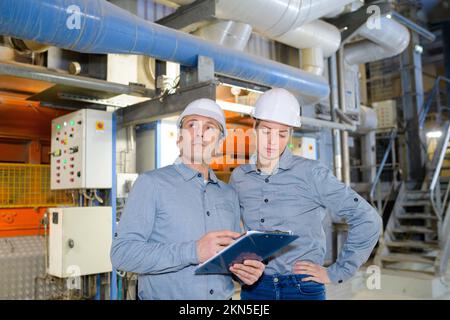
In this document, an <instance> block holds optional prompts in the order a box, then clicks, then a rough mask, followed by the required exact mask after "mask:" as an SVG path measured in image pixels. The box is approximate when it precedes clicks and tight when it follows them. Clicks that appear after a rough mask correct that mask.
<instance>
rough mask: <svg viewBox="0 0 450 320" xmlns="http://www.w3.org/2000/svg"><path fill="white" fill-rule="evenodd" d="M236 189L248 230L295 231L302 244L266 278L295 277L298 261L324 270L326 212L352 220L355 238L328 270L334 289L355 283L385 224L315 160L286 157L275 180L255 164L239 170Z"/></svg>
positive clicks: (275, 262)
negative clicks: (273, 276)
mask: <svg viewBox="0 0 450 320" xmlns="http://www.w3.org/2000/svg"><path fill="white" fill-rule="evenodd" d="M230 184H231V185H232V186H233V187H234V188H235V189H236V190H237V191H238V195H239V202H240V208H241V216H242V218H243V222H244V227H245V229H247V230H248V229H253V230H261V229H262V230H273V229H278V230H282V231H288V230H290V231H292V232H293V233H294V234H296V235H298V236H299V238H298V239H297V240H296V241H295V242H293V243H292V244H291V245H290V246H288V247H287V248H286V249H285V250H282V251H281V252H280V253H278V254H275V255H274V257H272V258H271V259H270V260H269V263H268V265H267V267H266V269H265V273H266V274H282V275H287V274H292V267H293V265H294V264H295V262H296V261H298V260H305V261H310V262H313V263H316V264H319V265H323V263H324V259H325V255H326V238H325V232H324V230H323V225H322V220H323V218H324V217H325V214H326V212H325V208H326V209H329V210H330V211H331V212H333V213H334V214H335V215H337V216H338V217H340V218H343V219H345V220H346V222H347V223H348V224H349V227H350V228H349V234H348V239H347V241H346V244H345V245H344V247H343V249H342V252H341V253H340V255H339V257H338V259H337V261H336V262H335V263H334V264H332V265H331V266H329V267H328V276H329V278H330V280H331V281H332V282H333V283H340V282H342V281H345V280H347V279H349V278H350V277H351V276H352V275H354V274H355V272H356V271H357V269H358V268H359V267H360V266H361V265H362V264H363V263H364V262H366V260H367V259H368V257H369V256H370V253H371V252H372V250H373V248H374V246H375V245H376V243H377V241H378V237H379V235H380V231H381V225H382V224H381V218H380V216H379V215H378V213H377V211H376V210H375V209H374V208H373V207H372V206H370V205H369V204H368V203H367V201H366V200H365V199H363V198H362V197H361V196H359V195H358V194H357V193H356V192H355V191H353V190H352V189H351V188H350V187H348V186H346V185H345V184H344V183H342V182H341V181H339V180H338V179H337V178H336V177H335V176H334V175H333V174H332V172H331V170H330V169H328V168H327V167H325V166H324V165H322V164H320V162H318V161H315V160H309V159H305V158H302V157H298V156H294V155H293V154H292V153H291V151H290V150H289V149H287V148H286V150H285V151H284V152H283V154H282V155H281V157H280V161H279V163H278V168H277V170H275V171H274V174H273V175H263V174H261V173H260V172H259V171H258V170H257V168H256V165H255V164H254V163H251V164H247V165H243V166H240V167H238V168H236V169H235V170H234V171H233V174H232V176H231V180H230Z"/></svg>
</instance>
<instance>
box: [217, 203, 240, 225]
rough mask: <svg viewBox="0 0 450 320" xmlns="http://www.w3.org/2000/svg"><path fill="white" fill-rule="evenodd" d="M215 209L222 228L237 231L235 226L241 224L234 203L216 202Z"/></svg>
mask: <svg viewBox="0 0 450 320" xmlns="http://www.w3.org/2000/svg"><path fill="white" fill-rule="evenodd" d="M214 210H215V214H216V217H217V220H218V221H219V224H220V228H221V229H223V230H231V231H236V230H235V228H236V226H237V225H238V224H239V221H237V220H238V217H239V214H238V213H237V212H236V209H235V208H234V206H233V204H232V203H230V202H219V203H216V204H215V205H214Z"/></svg>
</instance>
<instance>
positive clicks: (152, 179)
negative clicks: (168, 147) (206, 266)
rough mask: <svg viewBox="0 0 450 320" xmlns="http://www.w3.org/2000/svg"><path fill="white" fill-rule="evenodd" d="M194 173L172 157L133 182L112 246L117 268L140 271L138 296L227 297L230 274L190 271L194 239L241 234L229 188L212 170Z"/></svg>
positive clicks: (230, 291)
mask: <svg viewBox="0 0 450 320" xmlns="http://www.w3.org/2000/svg"><path fill="white" fill-rule="evenodd" d="M209 175H210V178H209V181H208V182H207V183H206V184H205V182H204V177H203V176H202V175H201V174H199V172H197V171H195V170H192V169H190V168H189V167H187V166H186V165H184V164H183V163H180V162H179V161H177V162H176V163H175V164H174V165H170V166H167V167H164V168H162V169H158V170H154V171H149V172H146V173H144V174H141V175H140V176H139V178H138V179H137V180H136V182H135V184H134V186H133V188H132V190H131V193H130V195H129V197H128V200H127V202H126V205H125V209H124V212H123V214H122V217H121V219H120V222H119V226H118V230H117V236H116V237H115V239H114V240H113V243H112V248H111V261H112V264H113V267H114V268H115V269H118V270H123V271H128V272H134V273H138V274H139V297H140V298H141V299H164V300H173V299H193V300H216V299H229V298H230V297H231V296H232V295H233V293H234V285H233V282H232V278H231V276H227V275H195V274H194V271H195V268H196V267H197V265H198V263H199V261H198V257H197V249H196V241H197V240H199V239H200V238H201V237H203V236H204V235H205V234H206V233H208V232H211V231H218V230H231V231H236V232H241V230H240V217H239V202H238V198H237V194H236V192H235V191H234V189H233V188H232V187H230V186H228V185H227V184H225V183H223V182H222V181H220V180H218V179H217V177H216V176H215V175H214V172H213V171H212V170H210V171H209Z"/></svg>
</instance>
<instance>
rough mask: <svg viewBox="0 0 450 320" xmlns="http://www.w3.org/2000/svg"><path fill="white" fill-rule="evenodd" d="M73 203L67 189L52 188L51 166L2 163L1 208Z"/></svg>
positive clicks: (0, 182)
mask: <svg viewBox="0 0 450 320" xmlns="http://www.w3.org/2000/svg"><path fill="white" fill-rule="evenodd" d="M70 204H73V200H72V197H71V195H70V193H69V192H68V191H66V190H55V191H52V190H50V166H49V165H40V164H10V163H0V208H17V207H46V206H58V205H70Z"/></svg>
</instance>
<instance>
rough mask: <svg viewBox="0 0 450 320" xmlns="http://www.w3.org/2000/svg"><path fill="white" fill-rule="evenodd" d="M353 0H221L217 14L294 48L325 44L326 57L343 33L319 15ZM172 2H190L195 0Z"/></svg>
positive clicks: (218, 0)
mask: <svg viewBox="0 0 450 320" xmlns="http://www.w3.org/2000/svg"><path fill="white" fill-rule="evenodd" d="M156 1H158V2H162V0H156ZM353 1H354V0H314V1H313V0H306V1H305V0H295V1H292V0H277V1H273V0H270V1H268V0H246V1H240V0H217V1H216V17H217V18H219V19H223V20H231V21H238V22H242V23H245V24H249V25H251V26H252V27H253V28H254V30H255V31H257V32H258V33H260V34H262V35H264V36H266V37H268V38H270V39H273V40H275V41H278V42H280V43H284V44H286V45H289V46H292V47H294V48H298V49H306V48H321V49H322V50H323V54H324V57H330V56H331V55H332V54H334V53H335V52H336V51H337V50H338V49H339V46H340V43H341V34H340V32H339V30H338V29H337V28H336V27H335V26H333V25H331V24H329V23H326V22H324V21H320V20H318V19H319V18H322V17H324V16H326V15H327V14H330V13H332V12H335V11H336V10H338V9H341V8H343V7H344V6H345V5H348V4H350V3H352V2H353ZM172 2H174V3H176V4H178V5H186V4H190V3H192V2H194V0H173V1H172ZM261 17H264V18H263V19H261Z"/></svg>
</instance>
